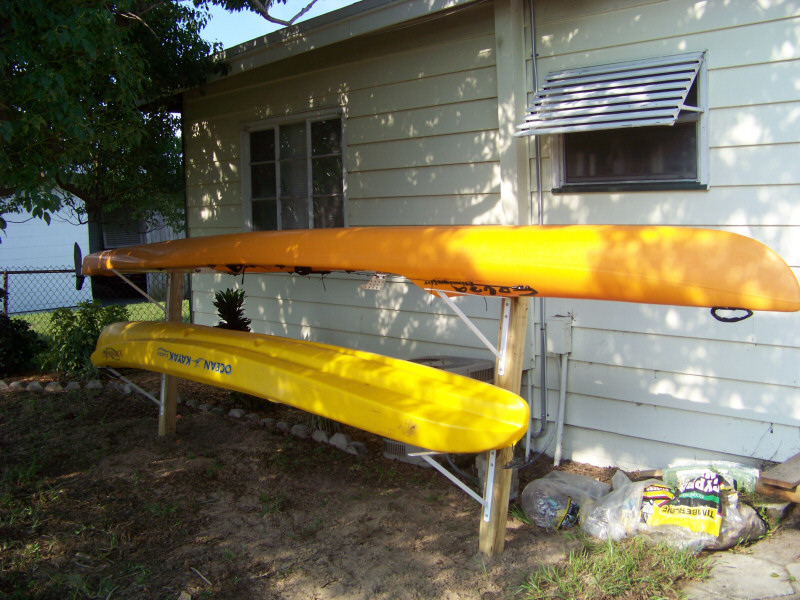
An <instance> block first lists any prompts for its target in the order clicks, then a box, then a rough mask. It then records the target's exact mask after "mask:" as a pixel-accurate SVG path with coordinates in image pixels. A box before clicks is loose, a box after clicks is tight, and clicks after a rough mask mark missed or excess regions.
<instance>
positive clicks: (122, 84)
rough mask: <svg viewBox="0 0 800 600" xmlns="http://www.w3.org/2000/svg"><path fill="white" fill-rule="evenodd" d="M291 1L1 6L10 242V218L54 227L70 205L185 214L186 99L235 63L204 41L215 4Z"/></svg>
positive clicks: (1, 118) (1, 107)
mask: <svg viewBox="0 0 800 600" xmlns="http://www.w3.org/2000/svg"><path fill="white" fill-rule="evenodd" d="M286 1H287V0H266V2H262V1H260V0H194V2H193V4H190V3H187V2H186V1H179V0H70V1H68V2H43V1H30V0H0V73H2V76H0V144H1V145H0V232H2V230H3V229H4V228H5V221H4V219H3V215H4V214H7V213H19V212H23V211H24V212H29V213H31V214H32V215H33V216H34V217H40V218H43V219H45V220H46V221H48V222H49V220H50V214H51V213H53V212H55V211H57V210H59V209H60V208H62V207H64V206H69V207H70V208H71V209H72V212H73V213H74V214H76V215H77V216H78V217H79V219H81V220H86V219H88V218H93V219H95V220H96V221H100V222H102V219H103V215H104V214H106V213H108V212H109V211H111V210H113V209H115V208H119V207H125V209H126V212H127V214H128V215H130V217H131V218H132V220H137V221H144V222H148V221H150V220H152V219H156V218H157V216H158V215H161V217H163V218H164V219H165V220H166V222H167V223H168V224H170V225H173V226H178V225H179V222H180V221H181V220H182V215H183V189H184V182H183V163H182V160H183V156H182V149H181V143H180V137H179V134H180V132H179V124H180V119H179V117H178V116H176V114H175V112H176V111H178V110H180V107H179V106H176V105H175V102H176V98H177V97H178V94H179V92H180V91H181V90H183V89H188V88H193V87H198V86H202V85H203V84H204V83H205V81H206V80H207V78H208V77H209V76H210V75H212V74H214V73H224V72H225V65H224V64H223V63H221V62H220V61H219V60H218V59H217V58H215V56H214V52H215V51H217V50H220V49H221V48H219V47H217V46H212V45H210V44H209V43H208V42H206V41H205V40H203V38H202V37H201V36H200V31H201V30H202V28H203V26H204V25H205V23H206V21H207V19H208V10H207V7H208V5H209V4H212V3H214V4H218V5H220V6H222V7H223V8H225V9H226V10H229V11H241V10H252V11H254V12H256V13H257V14H260V15H261V16H262V17H264V18H266V19H267V20H269V21H272V22H274V23H279V24H282V25H289V24H291V23H294V22H295V21H296V20H297V19H299V18H300V17H301V16H302V15H303V14H305V13H306V12H307V11H308V10H309V9H310V8H311V7H312V6H313V5H314V3H315V2H316V0H311V2H310V4H307V5H306V6H305V8H303V9H302V10H300V11H299V12H298V13H297V14H296V15H295V16H294V17H292V18H291V19H290V20H289V21H283V20H281V19H276V18H274V17H272V16H271V15H270V14H269V9H270V7H271V6H273V5H274V4H275V3H280V4H285V3H286Z"/></svg>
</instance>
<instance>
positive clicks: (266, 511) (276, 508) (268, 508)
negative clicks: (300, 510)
mask: <svg viewBox="0 0 800 600" xmlns="http://www.w3.org/2000/svg"><path fill="white" fill-rule="evenodd" d="M258 501H259V502H260V503H261V512H260V514H261V516H262V517H263V516H264V515H275V514H278V513H282V512H283V511H284V510H285V509H286V498H284V497H283V496H282V495H281V494H266V493H263V492H262V493H261V494H260V495H259V496H258Z"/></svg>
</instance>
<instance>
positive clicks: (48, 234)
mask: <svg viewBox="0 0 800 600" xmlns="http://www.w3.org/2000/svg"><path fill="white" fill-rule="evenodd" d="M6 219H7V220H8V225H7V228H6V230H5V233H4V234H3V239H2V243H0V271H22V270H34V269H73V246H74V245H75V243H77V244H78V245H79V246H80V247H81V250H82V251H83V252H84V253H85V252H86V249H87V247H88V243H89V234H88V228H87V225H86V224H85V223H84V224H81V225H77V224H75V222H74V221H75V219H74V218H73V217H71V216H70V215H69V213H68V212H67V211H66V210H65V211H63V212H60V213H56V214H54V215H52V219H51V221H50V224H49V225H48V224H47V223H46V222H45V221H43V220H42V219H35V218H32V217H31V216H30V215H27V214H19V215H6ZM74 283H75V277H74V275H71V274H64V273H38V274H26V275H22V274H21V275H16V274H10V275H8V290H7V291H8V299H7V308H8V312H9V314H17V313H26V312H31V311H36V310H45V309H53V308H58V307H60V306H74V305H75V304H76V303H77V302H81V301H84V300H91V298H92V296H91V290H90V288H89V286H85V287H84V289H82V290H80V291H78V290H75V287H74ZM0 287H2V283H0Z"/></svg>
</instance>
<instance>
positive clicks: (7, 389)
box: [0, 379, 369, 456]
mask: <svg viewBox="0 0 800 600" xmlns="http://www.w3.org/2000/svg"><path fill="white" fill-rule="evenodd" d="M103 389H106V390H109V391H113V392H117V393H122V394H130V393H132V392H133V387H132V386H131V385H129V384H127V383H125V382H123V381H117V380H115V379H111V380H109V381H107V382H106V384H105V386H104V385H103V382H101V381H100V380H99V379H92V380H89V381H87V382H86V383H85V384H84V385H83V386H81V384H80V383H78V382H77V381H70V382H68V383H67V384H65V385H62V384H61V383H59V382H58V381H50V382H48V383H46V384H45V385H42V382H40V381H36V380H33V381H30V382H28V383H27V384H25V383H23V382H22V381H12V382H11V383H10V384H7V383H6V382H5V381H4V380H2V379H0V393H15V392H35V393H42V394H58V393H63V392H73V391H79V390H95V391H99V390H103ZM178 404H182V405H183V406H185V407H187V408H191V409H193V410H196V411H199V412H212V413H214V414H217V415H220V416H225V415H227V416H228V418H230V419H234V420H237V421H241V422H242V423H249V424H251V425H254V426H256V427H261V428H263V429H266V430H267V431H274V432H276V433H283V434H287V435H292V436H294V437H296V438H298V439H302V440H312V441H314V442H317V443H319V444H328V445H329V446H332V447H334V448H337V449H338V450H341V451H342V452H345V453H347V454H351V455H353V456H368V455H369V450H368V449H367V446H366V444H364V443H363V442H358V441H353V439H352V438H351V437H350V436H349V435H347V434H344V433H334V434H333V435H329V434H328V433H327V432H326V431H324V430H322V429H317V430H315V431H311V428H310V427H308V425H305V424H303V423H295V424H291V423H287V422H285V421H276V420H275V419H272V418H269V417H267V418H262V417H261V416H260V415H259V414H257V413H254V412H248V411H247V410H246V409H244V408H240V407H234V408H232V409H230V410H228V411H227V413H226V412H225V410H224V409H223V408H221V407H218V406H213V405H211V404H199V403H198V401H197V400H196V399H194V398H191V399H189V400H186V401H185V402H184V400H183V398H181V397H178Z"/></svg>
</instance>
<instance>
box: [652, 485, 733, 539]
mask: <svg viewBox="0 0 800 600" xmlns="http://www.w3.org/2000/svg"><path fill="white" fill-rule="evenodd" d="M721 486H722V481H721V477H720V476H719V475H717V474H716V473H712V472H711V471H702V472H701V473H700V474H699V475H698V476H697V477H695V478H694V479H690V480H688V481H686V482H685V483H684V484H683V485H682V486H681V487H680V489H679V490H678V493H677V494H676V495H675V497H674V498H673V499H672V500H670V501H669V502H665V503H663V504H661V505H659V506H655V507H653V513H652V514H651V515H650V516H649V517H648V518H647V524H648V525H649V526H651V527H659V526H662V525H677V526H679V527H683V528H685V529H688V530H689V531H692V532H694V533H699V534H707V535H710V536H712V537H714V538H716V537H717V536H718V535H719V529H720V525H721V523H722V514H721V512H720V488H721Z"/></svg>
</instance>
